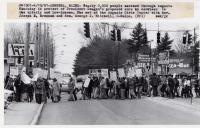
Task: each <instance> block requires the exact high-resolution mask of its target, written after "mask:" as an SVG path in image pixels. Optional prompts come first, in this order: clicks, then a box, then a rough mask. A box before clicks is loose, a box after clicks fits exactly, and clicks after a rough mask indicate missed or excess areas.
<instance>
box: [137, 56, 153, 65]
mask: <svg viewBox="0 0 200 128" xmlns="http://www.w3.org/2000/svg"><path fill="white" fill-rule="evenodd" d="M138 61H139V62H141V63H142V62H144V63H148V62H150V61H151V62H156V58H154V57H150V55H144V54H138Z"/></svg>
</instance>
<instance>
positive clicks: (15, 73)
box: [10, 66, 19, 78]
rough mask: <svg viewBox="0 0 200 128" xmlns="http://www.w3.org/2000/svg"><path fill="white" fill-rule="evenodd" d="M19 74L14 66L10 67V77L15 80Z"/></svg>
mask: <svg viewBox="0 0 200 128" xmlns="http://www.w3.org/2000/svg"><path fill="white" fill-rule="evenodd" d="M18 74H19V71H18V67H16V66H10V77H12V78H16V76H17V75H18Z"/></svg>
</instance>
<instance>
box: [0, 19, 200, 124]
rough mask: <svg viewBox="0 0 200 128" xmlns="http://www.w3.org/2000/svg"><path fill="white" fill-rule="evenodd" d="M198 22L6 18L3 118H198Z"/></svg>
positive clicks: (22, 120)
mask: <svg viewBox="0 0 200 128" xmlns="http://www.w3.org/2000/svg"><path fill="white" fill-rule="evenodd" d="M199 33H200V32H199V23H197V22H192V21H191V22H189V21H184V20H183V21H182V20H176V21H145V20H144V21H140V22H139V21H132V22H125V20H124V21H123V22H122V21H117V20H116V22H115V21H113V20H112V22H111V21H106V22H101V21H93V22H92V21H84V20H80V21H76V22H70V21H64V22H63V21H62V22H61V21H60V22H6V23H4V125H200V38H199Z"/></svg>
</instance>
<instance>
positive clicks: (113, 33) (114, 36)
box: [111, 29, 116, 41]
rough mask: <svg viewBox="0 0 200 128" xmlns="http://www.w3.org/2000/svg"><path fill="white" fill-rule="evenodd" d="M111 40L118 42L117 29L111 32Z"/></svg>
mask: <svg viewBox="0 0 200 128" xmlns="http://www.w3.org/2000/svg"><path fill="white" fill-rule="evenodd" d="M111 40H112V41H116V33H115V29H114V30H112V31H111Z"/></svg>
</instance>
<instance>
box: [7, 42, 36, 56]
mask: <svg viewBox="0 0 200 128" xmlns="http://www.w3.org/2000/svg"><path fill="white" fill-rule="evenodd" d="M24 46H25V45H24V44H8V56H24V54H25V48H24ZM34 46H35V45H34V44H29V56H34Z"/></svg>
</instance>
